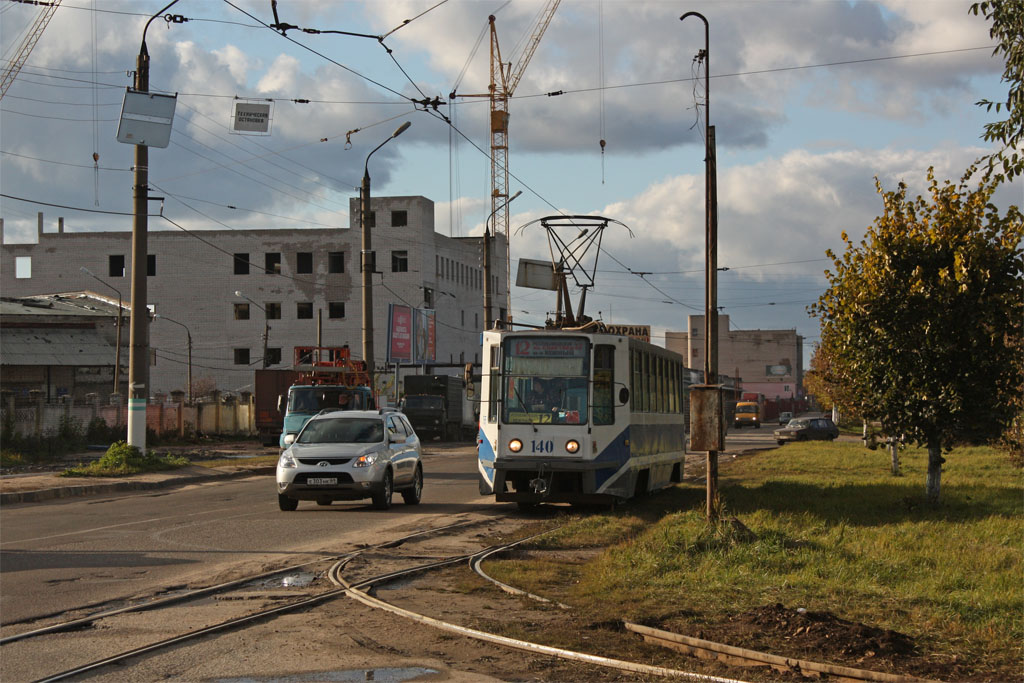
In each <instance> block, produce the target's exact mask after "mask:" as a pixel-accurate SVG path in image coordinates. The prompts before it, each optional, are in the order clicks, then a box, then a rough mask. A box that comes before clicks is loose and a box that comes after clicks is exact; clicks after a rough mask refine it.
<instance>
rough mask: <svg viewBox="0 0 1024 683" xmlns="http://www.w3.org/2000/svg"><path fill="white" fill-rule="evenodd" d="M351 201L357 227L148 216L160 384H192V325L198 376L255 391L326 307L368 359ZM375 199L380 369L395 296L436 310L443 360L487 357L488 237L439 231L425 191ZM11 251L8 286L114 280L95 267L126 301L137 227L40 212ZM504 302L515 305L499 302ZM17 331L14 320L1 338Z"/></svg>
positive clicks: (5, 271) (331, 328) (50, 288)
mask: <svg viewBox="0 0 1024 683" xmlns="http://www.w3.org/2000/svg"><path fill="white" fill-rule="evenodd" d="M349 207H350V221H349V227H348V228H343V229H334V228H297V229H296V228H292V229H263V230H201V231H194V232H192V233H191V234H190V233H186V232H182V231H178V230H166V229H163V224H161V222H159V221H156V220H153V219H151V220H150V230H149V235H148V238H149V239H148V246H149V250H148V251H149V255H148V256H149V257H148V259H147V263H146V268H147V273H148V276H149V278H148V281H147V289H148V296H147V299H148V304H149V306H150V309H151V310H152V311H154V312H155V313H156V314H157V315H158V316H159V317H158V318H156V319H155V320H153V321H151V323H150V325H149V334H150V347H151V358H150V361H151V365H150V394H151V395H152V394H154V393H166V392H169V391H172V390H175V389H185V388H186V387H185V384H186V383H187V382H186V374H187V367H186V366H187V357H188V356H187V351H188V350H187V334H186V329H185V328H187V331H188V333H190V334H191V337H192V343H193V348H192V362H193V383H194V384H195V383H200V384H207V385H209V384H213V385H215V386H216V388H218V389H220V390H222V391H251V390H252V384H253V370H254V369H255V368H259V367H263V364H264V358H266V363H267V365H268V366H269V367H271V368H275V367H276V368H285V367H288V366H290V365H291V362H292V351H293V348H294V347H295V346H313V345H315V344H316V343H317V341H318V320H320V319H321V318H322V328H321V329H322V337H321V339H322V344H323V345H324V346H342V345H345V344H347V345H349V347H350V348H351V349H352V355H353V358H360V357H361V354H362V308H361V306H362V304H361V287H362V282H361V274H360V268H359V263H360V251H361V234H360V229H359V210H358V200H357V199H351V200H350V203H349ZM371 208H372V210H373V211H372V214H371V225H373V250H374V251H375V253H376V273H375V274H374V276H373V287H374V311H373V324H374V356H375V358H376V360H377V363H378V367H379V368H380V367H383V363H384V361H385V359H386V358H387V348H386V344H387V324H388V305H389V304H404V305H409V306H412V307H414V308H431V309H434V310H435V311H436V325H435V329H436V362H437V363H438V364H448V363H451V364H456V363H470V362H479V360H480V358H479V355H480V332H481V331H482V329H483V324H484V321H483V269H482V264H481V240H480V238H479V237H462V238H454V239H453V238H449V237H445V236H443V235H441V234H439V233H436V232H434V203H433V202H432V201H430V200H429V199H427V198H425V197H418V196H408V197H373V198H372V202H371ZM157 228H159V229H157ZM0 251H2V254H0V285H2V287H3V292H4V295H5V296H13V297H17V296H29V295H35V294H44V293H53V292H62V291H71V290H82V289H98V288H100V287H102V286H103V285H101V284H100V283H99V282H96V279H97V278H98V279H99V280H102V282H103V283H105V284H107V285H108V286H109V287H110V288H112V292H111V294H112V293H113V291H117V292H118V293H119V294H120V295H121V298H122V300H123V301H124V302H125V305H126V306H128V305H129V304H128V302H129V300H130V298H131V269H132V265H133V264H132V235H131V232H130V231H129V232H120V231H119V232H88V233H85V232H66V231H64V229H63V219H61V221H60V223H59V225H58V231H57V232H44V231H43V220H42V214H40V221H39V232H38V241H37V243H35V244H3V247H2V250H0ZM493 253H494V254H504V253H505V242H504V236H502V235H497V236H496V237H495V242H494V250H493ZM493 263H494V264H495V276H494V283H493V291H494V301H495V302H496V304H497V302H503V301H504V300H505V292H506V288H507V286H508V285H507V282H508V279H507V277H506V274H505V272H504V271H505V269H504V259H499V258H495V259H494V262H493ZM83 267H84V268H87V269H88V271H89V273H92V275H90V274H89V273H86V272H83V271H82V270H81V268H83ZM93 276H95V277H93ZM236 291H238V292H240V293H241V294H242V295H243V296H244V297H246V298H242V297H239V296H236V295H235V292H236ZM250 299H251V300H252V301H249V300H250ZM495 312H496V313H498V314H499V315H501V316H504V315H505V311H504V309H503V308H501V309H499V308H498V306H497V305H496V306H495ZM161 318H165V319H164V320H162V319H161ZM175 323H181V324H180V325H179V324H175ZM182 325H184V326H185V328H183V327H182ZM268 328H269V333H268V334H267V335H266V339H265V340H264V334H265V331H266V330H267V329H268ZM6 336H7V332H6V330H4V331H3V332H2V337H0V344H3V345H4V346H6ZM124 338H125V339H127V338H128V333H127V331H125V333H124ZM125 343H127V342H125ZM264 349H265V350H266V355H264ZM111 353H112V352H111ZM123 363H124V364H125V365H127V359H125V360H124V361H123ZM6 381H7V380H6V378H5V379H4V383H5V384H6Z"/></svg>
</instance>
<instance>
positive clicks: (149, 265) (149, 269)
mask: <svg viewBox="0 0 1024 683" xmlns="http://www.w3.org/2000/svg"><path fill="white" fill-rule="evenodd" d="M146 275H148V276H149V277H153V276H155V275H156V254H148V255H147V256H146Z"/></svg>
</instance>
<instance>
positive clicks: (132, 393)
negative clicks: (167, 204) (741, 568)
mask: <svg viewBox="0 0 1024 683" xmlns="http://www.w3.org/2000/svg"><path fill="white" fill-rule="evenodd" d="M177 2H178V0H172V2H170V3H168V4H167V6H166V7H164V8H163V9H162V10H160V11H159V12H157V13H156V14H154V15H153V16H151V17H150V18H149V21H147V22H146V26H145V27H144V28H143V29H142V45H141V46H140V47H139V55H138V57H137V58H136V61H135V90H136V91H137V92H142V93H146V92H149V50H148V49H147V48H146V32H147V31H148V30H149V25H150V24H152V23H153V20H154V19H156V18H157V17H159V16H160V15H162V14H163V13H164V12H166V11H167V10H169V9H170V8H171V7H172V6H173V5H174V4H175V3H177ZM132 199H133V202H134V211H135V213H134V217H133V218H132V289H131V306H132V312H131V321H130V322H131V324H130V331H129V342H128V343H129V348H128V445H130V446H135V447H137V448H138V449H139V450H140V451H142V452H143V453H145V451H146V404H147V403H148V402H149V308H148V306H147V303H148V298H147V296H148V295H147V290H146V287H147V283H146V277H147V270H148V268H147V266H148V262H149V256H148V252H149V238H148V235H147V231H148V229H149V216H148V214H149V146H148V145H135V178H134V184H133V187H132Z"/></svg>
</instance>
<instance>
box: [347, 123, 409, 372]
mask: <svg viewBox="0 0 1024 683" xmlns="http://www.w3.org/2000/svg"><path fill="white" fill-rule="evenodd" d="M411 125H412V123H411V122H409V121H406V122H405V123H403V124H402V125H400V126H399V127H398V129H397V130H396V131H395V132H394V133H392V134H391V137H389V138H388V139H386V140H385V141H384V142H382V143H380V144H379V145H377V146H376V147H374V148H373V150H372V151H371V152H370V153H369V154H367V155H366V163H365V164H363V185H362V187H361V188H360V189H359V222H360V227H361V228H362V233H363V244H362V254H361V255H360V260H359V269H360V270H361V271H362V274H363V362H364V363H366V371H367V372H369V373H370V378H371V380H372V378H373V370H374V367H375V363H374V360H373V290H372V286H373V280H372V277H371V276H372V275H373V270H374V265H375V263H374V258H373V251H372V248H373V247H372V240H371V238H370V221H369V215H370V157H372V156H373V154H374V152H376V151H377V150H378V149H380V148H381V147H383V146H384V145H386V144H388V143H389V142H390V141H391V140H393V139H395V138H397V137H398V136H399V135H401V134H402V133H404V132H405V131H406V129H407V128H408V127H409V126H411Z"/></svg>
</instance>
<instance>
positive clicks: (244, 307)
mask: <svg viewBox="0 0 1024 683" xmlns="http://www.w3.org/2000/svg"><path fill="white" fill-rule="evenodd" d="M248 319H249V304H235V320H248Z"/></svg>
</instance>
